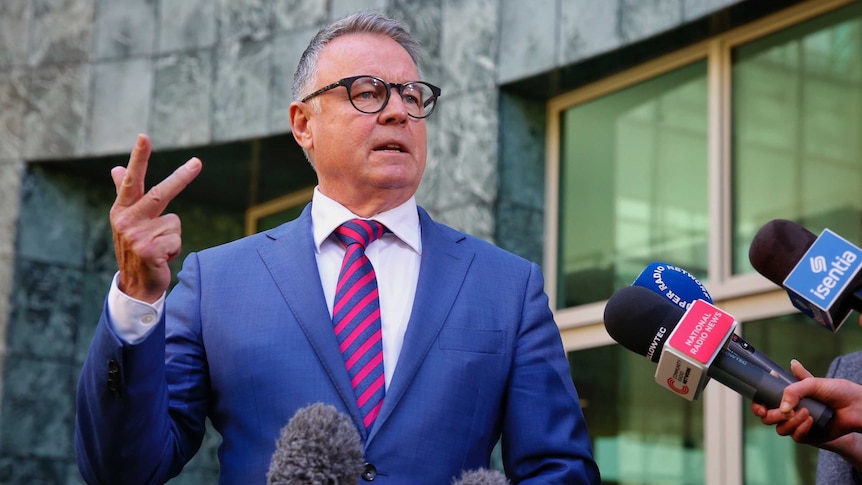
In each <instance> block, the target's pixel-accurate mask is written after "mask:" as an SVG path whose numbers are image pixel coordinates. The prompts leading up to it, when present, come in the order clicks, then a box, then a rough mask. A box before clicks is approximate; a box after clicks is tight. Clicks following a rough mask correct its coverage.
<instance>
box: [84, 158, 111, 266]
mask: <svg viewBox="0 0 862 485" xmlns="http://www.w3.org/2000/svg"><path fill="white" fill-rule="evenodd" d="M98 175H99V176H97V177H96V178H95V179H92V178H90V179H87V178H81V179H79V185H80V186H84V187H87V188H86V192H85V194H84V201H85V202H84V204H85V205H84V207H82V211H83V216H82V218H83V224H84V226H85V227H84V271H87V272H107V273H110V274H113V273H114V271H116V270H117V258H116V256H115V254H114V238H113V234H112V232H111V221H110V219H109V212H110V211H111V205H113V203H114V200H115V199H116V196H117V192H116V189H115V188H114V184H113V183H112V182H111V178H110V177H111V176H110V173H109V171H108V170H105V172H103V173H100V174H98Z"/></svg>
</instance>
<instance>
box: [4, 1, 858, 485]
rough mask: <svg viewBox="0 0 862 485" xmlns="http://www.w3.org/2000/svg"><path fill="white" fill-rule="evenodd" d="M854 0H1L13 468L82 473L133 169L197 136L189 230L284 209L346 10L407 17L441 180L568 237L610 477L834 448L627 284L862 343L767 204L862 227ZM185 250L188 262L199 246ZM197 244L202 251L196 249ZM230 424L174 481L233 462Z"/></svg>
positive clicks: (24, 473) (794, 468)
mask: <svg viewBox="0 0 862 485" xmlns="http://www.w3.org/2000/svg"><path fill="white" fill-rule="evenodd" d="M860 5H862V4H860V3H859V2H855V1H851V0H809V1H798V0H785V1H772V0H770V1H766V0H533V1H529V2H524V1H519V0H432V1H426V0H329V1H324V0H219V1H217V2H214V1H210V0H59V1H47V0H11V1H4V2H2V3H0V371H2V372H0V376H2V377H0V483H63V484H73V483H81V478H80V476H79V475H78V473H77V469H76V467H75V459H74V446H73V438H74V412H75V409H74V407H75V402H74V393H75V386H76V382H77V376H78V372H79V371H80V368H81V365H82V362H83V359H84V358H85V356H86V352H87V349H88V346H89V343H90V339H91V337H92V332H93V329H94V327H95V325H96V322H97V321H98V317H99V314H100V312H101V310H102V306H103V303H104V296H105V294H106V292H107V288H108V285H109V283H110V279H111V278H112V276H113V274H114V272H115V271H116V262H115V260H114V255H113V249H112V241H111V233H110V227H109V225H108V217H107V216H108V210H109V208H110V205H111V203H112V202H113V198H114V188H113V184H112V182H111V179H110V175H109V171H110V168H111V167H112V166H115V165H119V164H124V163H125V160H126V159H127V157H128V153H129V151H130V150H131V147H132V145H133V143H134V141H135V136H136V135H137V134H138V133H147V134H149V135H150V137H151V138H152V140H153V143H154V150H155V153H154V155H153V158H152V162H151V170H150V173H149V174H148V177H149V178H150V179H151V181H152V182H156V181H158V180H160V179H161V178H162V177H163V176H164V175H166V174H167V173H169V172H170V171H171V170H173V168H175V167H176V166H178V165H179V164H180V163H182V162H183V161H185V160H186V159H188V158H189V157H191V156H197V157H199V158H201V159H202V160H203V162H204V169H203V172H202V174H201V176H200V177H199V178H198V179H197V180H196V181H195V182H194V183H193V184H192V185H191V186H189V188H188V189H187V190H186V191H184V192H183V194H182V195H181V196H180V197H179V198H178V199H177V200H175V201H174V203H172V205H171V207H170V208H169V210H171V211H172V212H176V213H177V214H179V215H180V217H181V218H182V221H183V234H184V241H183V251H184V253H187V252H188V251H192V250H197V249H201V248H204V247H208V246H212V245H216V244H219V243H222V242H226V241H229V240H232V239H235V238H237V237H241V236H243V235H244V234H248V233H252V232H256V231H259V230H261V229H264V228H267V227H272V226H274V225H276V224H278V223H280V222H282V221H284V220H288V219H290V218H291V217H293V215H295V213H296V210H297V208H300V207H302V205H304V204H305V203H306V202H307V201H308V200H309V198H310V195H309V190H310V188H311V187H313V185H314V174H313V171H312V170H311V168H310V167H309V166H308V163H307V162H306V161H305V160H304V158H303V155H302V153H301V151H300V150H299V148H298V147H297V146H296V144H295V142H294V140H293V138H292V136H291V134H290V127H289V121H288V106H289V104H290V102H291V101H292V100H291V96H290V91H291V85H292V77H293V70H294V68H295V66H296V63H297V61H298V58H299V55H300V54H301V52H302V50H303V49H304V47H305V46H306V44H307V42H308V40H309V39H310V38H311V36H312V35H313V34H314V33H315V32H316V31H317V29H319V28H320V27H321V26H322V25H324V24H325V23H327V22H329V21H331V20H333V19H336V18H339V17H342V16H343V15H345V14H347V13H349V12H352V11H356V10H361V9H376V10H380V11H383V12H385V13H387V14H389V15H392V16H394V17H396V18H399V19H401V20H403V21H404V22H405V23H406V24H407V25H408V26H409V28H410V30H411V31H412V33H413V34H414V36H416V38H417V39H418V40H419V41H420V42H421V43H422V44H423V46H424V50H425V53H426V57H425V59H424V63H423V66H422V72H423V76H424V78H425V79H427V80H428V81H430V82H432V83H434V84H435V85H439V86H440V87H441V88H442V89H443V96H442V97H441V99H440V102H439V104H438V107H437V112H435V114H434V115H433V116H432V117H431V118H429V119H428V121H427V123H428V133H429V157H428V166H427V170H426V174H425V178H424V180H423V183H422V185H421V187H420V189H419V193H418V194H417V199H418V202H419V203H420V205H422V206H424V207H425V208H426V209H428V211H429V212H430V213H431V214H432V215H433V216H434V217H435V218H437V219H438V220H441V221H442V222H445V223H447V224H449V225H452V226H453V227H456V228H458V229H461V230H463V231H465V232H468V233H470V234H473V235H476V236H478V237H481V238H484V239H487V240H489V241H492V242H494V243H496V244H498V245H499V246H501V247H503V248H505V249H508V250H511V251H513V252H515V253H518V254H521V255H522V256H524V257H526V258H528V259H531V260H533V261H536V262H539V263H541V264H542V265H543V268H544V272H545V276H546V283H547V285H546V287H547V291H548V293H549V295H550V297H551V301H552V305H553V308H554V310H555V311H556V316H557V322H558V324H559V326H560V331H561V334H562V336H563V341H564V344H565V346H566V349H567V351H568V352H569V356H570V362H571V366H572V377H573V379H574V381H575V383H576V386H577V387H578V390H579V392H580V397H581V400H582V404H583V406H584V410H585V414H586V417H587V420H588V424H589V427H590V432H591V434H592V436H593V445H594V448H595V452H596V459H597V461H598V462H599V465H600V468H601V470H602V475H603V479H604V481H605V483H609V484H612V483H619V484H625V483H638V484H659V483H661V484H667V483H675V484H701V483H706V484H711V485H718V484H742V483H745V484H772V483H785V484H794V483H797V484H804V483H812V482H813V477H814V466H815V462H816V456H817V453H816V450H815V449H814V448H812V447H806V446H801V445H796V444H795V443H793V442H792V440H790V439H789V438H784V437H779V436H777V435H776V434H775V432H774V430H773V429H771V428H767V427H765V426H763V425H761V424H760V422H759V420H757V419H755V418H754V417H753V416H752V414H751V412H750V409H749V402H748V401H747V400H745V399H743V398H741V397H740V396H739V395H737V394H735V393H734V392H733V391H730V390H729V389H726V388H723V387H722V386H721V385H720V384H715V383H710V384H709V385H708V386H707V389H706V391H705V392H704V395H703V397H702V398H701V399H700V400H698V401H695V402H689V401H686V400H683V399H680V398H678V397H676V396H674V395H672V394H670V393H668V392H667V391H666V390H664V389H661V388H659V387H658V386H657V385H656V384H655V382H654V379H653V372H654V370H655V366H654V365H653V364H651V363H649V362H647V361H646V360H645V359H644V358H643V357H642V356H638V355H636V354H634V353H632V352H630V351H628V350H626V349H625V348H622V347H620V346H619V345H617V344H616V343H615V342H614V341H613V340H612V339H611V338H610V337H609V336H608V334H607V332H606V331H605V329H604V326H603V322H602V318H603V313H602V312H603V308H604V305H605V302H606V301H607V299H608V298H609V297H610V296H611V294H613V292H614V291H615V290H616V289H618V288H620V287H623V286H626V285H629V284H631V282H632V281H633V280H634V279H635V278H636V277H637V276H638V274H639V273H640V271H641V270H642V269H643V268H644V267H645V266H646V265H648V264H649V263H650V262H653V261H663V262H667V263H671V264H673V265H678V266H679V267H682V268H685V269H686V270H688V271H690V272H691V273H692V274H694V275H695V276H697V277H698V278H699V279H700V280H701V281H703V282H704V284H705V285H706V286H707V288H708V289H709V290H710V292H711V293H712V296H713V298H714V299H715V301H716V303H717V304H719V305H720V306H721V307H722V308H724V309H725V310H727V311H728V312H730V313H732V314H733V315H734V316H735V317H736V318H737V320H739V321H740V327H739V331H740V332H741V333H744V335H745V338H746V339H747V340H748V341H750V342H751V343H753V344H755V345H756V346H758V348H759V349H760V350H762V351H765V352H766V353H767V354H768V355H770V356H771V357H772V358H773V359H775V360H777V361H778V362H781V363H787V364H788V365H789V360H790V358H794V357H795V358H798V359H800V360H801V361H802V362H803V363H805V364H806V365H807V366H808V367H809V369H810V370H812V371H813V372H814V373H815V374H820V375H822V374H824V373H825V372H826V370H827V368H828V365H829V362H830V361H831V359H832V358H833V357H835V356H836V355H839V354H842V353H847V352H851V351H854V350H857V349H862V331H860V330H859V329H858V328H857V326H856V323H855V318H856V315H854V316H852V317H851V320H848V323H847V324H845V325H844V326H843V327H842V328H841V329H840V331H839V332H836V333H834V334H833V333H831V332H829V331H825V330H823V329H821V328H818V325H817V324H816V323H814V322H812V321H809V320H807V319H806V318H804V317H802V316H801V315H799V314H798V313H797V312H796V311H795V310H794V309H793V307H792V306H791V305H790V303H789V300H788V299H787V296H786V294H785V293H784V292H783V291H781V290H780V289H778V288H777V287H776V286H775V285H773V284H772V283H770V282H769V281H768V280H766V279H765V278H763V277H762V276H760V275H759V274H757V273H756V271H754V270H753V268H752V267H751V265H750V263H749V261H748V247H749V245H750V242H751V240H752V238H753V237H754V234H755V233H756V232H757V230H758V229H759V228H760V227H761V226H762V225H763V224H765V223H766V222H768V221H769V220H772V219H776V218H783V219H790V220H794V221H796V222H797V223H799V224H801V225H803V226H805V227H807V228H808V229H809V230H811V231H812V232H815V233H819V231H820V230H822V229H823V228H825V227H829V228H831V229H833V230H835V231H836V232H838V233H840V234H841V235H842V236H844V237H845V238H847V239H848V240H849V241H850V242H852V243H854V244H856V245H860V246H862V142H860V141H859V140H862V136H860V135H862V7H860ZM176 264H177V265H179V262H176ZM177 269H178V266H176V267H175V273H176V270H177ZM217 444H218V436H217V433H215V432H212V433H209V434H208V436H207V438H206V440H205V442H204V445H203V447H202V449H201V451H200V452H199V453H198V455H197V456H195V458H194V459H193V460H192V462H191V463H190V464H189V465H188V466H187V467H186V470H184V472H183V473H182V474H181V475H180V476H179V477H177V478H176V479H175V480H173V481H172V483H189V484H191V483H212V482H213V480H214V477H215V476H216V475H217V472H218V462H217V458H216V451H215V449H216V446H217Z"/></svg>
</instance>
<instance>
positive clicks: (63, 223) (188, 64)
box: [0, 0, 780, 483]
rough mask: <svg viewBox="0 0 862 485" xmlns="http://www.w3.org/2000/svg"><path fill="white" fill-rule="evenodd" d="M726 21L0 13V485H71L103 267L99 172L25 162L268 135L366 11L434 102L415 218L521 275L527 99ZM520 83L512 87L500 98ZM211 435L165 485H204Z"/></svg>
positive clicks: (274, 11) (703, 2)
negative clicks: (91, 174)
mask: <svg viewBox="0 0 862 485" xmlns="http://www.w3.org/2000/svg"><path fill="white" fill-rule="evenodd" d="M737 3H740V4H749V3H754V2H753V1H751V0H749V1H745V2H740V1H739V0H531V1H523V0H436V1H433V0H432V1H429V0H329V1H324V0H269V1H267V0H219V1H213V0H6V1H3V2H0V370H2V373H0V375H2V376H3V377H2V381H0V482H2V483H36V482H38V483H80V477H79V476H78V475H77V471H76V469H75V465H74V451H73V445H72V437H73V428H72V425H73V420H74V386H75V382H76V379H77V374H78V371H79V369H80V364H81V361H82V359H83V357H84V355H85V352H86V348H87V345H88V344H89V338H90V336H91V335H92V328H93V326H94V325H95V322H96V319H97V317H98V313H99V311H100V310H101V305H102V300H103V298H104V294H105V292H106V289H107V282H108V280H109V278H110V276H111V275H112V274H113V272H114V271H115V269H116V266H115V264H116V263H115V262H114V261H113V259H112V258H113V256H112V248H111V241H110V232H109V228H108V227H107V210H108V207H109V205H110V202H111V200H112V190H113V187H112V186H111V184H110V179H109V178H108V176H107V174H105V175H104V177H103V178H98V177H95V178H86V177H84V178H82V177H80V176H78V175H75V174H70V173H69V172H67V171H65V170H63V169H62V163H59V164H58V163H52V164H50V166H48V165H45V166H43V165H42V164H40V163H38V162H40V161H45V160H51V161H54V162H57V161H62V162H64V163H68V164H70V166H79V165H86V164H90V163H94V162H92V160H94V159H96V158H98V157H102V156H114V155H116V156H122V155H123V154H126V153H127V152H128V151H129V150H130V148H131V146H132V144H133V143H134V140H135V136H136V134H137V133H139V132H145V133H148V134H149V135H150V136H151V138H152V140H153V142H154V145H155V149H156V150H157V151H164V150H169V149H179V148H186V147H198V146H207V145H213V144H220V143H226V142H232V141H237V140H247V139H254V138H258V137H264V136H269V135H277V134H285V133H288V132H289V125H288V118H287V114H288V110H287V108H288V105H289V103H290V101H291V99H290V90H291V82H292V73H293V69H294V67H295V65H296V62H297V60H298V58H299V55H300V53H301V51H302V49H304V47H305V45H306V43H307V42H308V40H309V39H310V37H311V36H312V35H313V34H314V32H316V30H317V29H318V28H319V27H320V26H321V25H323V24H324V23H325V22H327V21H329V20H331V19H335V18H338V17H341V16H343V15H344V14H346V13H348V12H351V11H355V10H359V9H378V10H383V11H385V12H386V13H388V14H391V15H393V16H395V17H397V18H400V19H402V20H403V21H404V22H405V23H406V24H407V25H408V26H409V27H410V28H411V30H412V32H413V33H414V35H415V36H416V37H417V38H418V39H419V40H420V41H421V42H422V44H423V45H424V48H425V52H426V59H425V61H426V62H425V63H424V65H423V73H424V77H425V78H426V79H428V80H429V81H431V82H433V83H434V84H437V85H439V86H441V87H442V88H443V97H442V99H441V101H440V104H439V107H438V112H437V113H435V114H434V116H432V117H431V118H430V119H429V121H428V123H429V159H428V167H427V171H426V177H425V179H424V181H423V184H422V186H421V187H420V190H419V193H418V195H417V198H418V200H419V202H420V204H422V205H423V206H425V207H426V208H427V209H429V211H430V212H431V213H432V214H433V215H434V216H435V217H436V218H438V219H439V220H441V221H443V222H445V223H448V224H450V225H452V226H454V227H456V228H459V229H462V230H464V231H466V232H469V233H471V234H474V235H476V236H479V237H482V238H485V239H487V240H490V241H494V242H497V243H498V244H500V245H501V246H503V247H505V248H507V249H510V250H513V251H515V252H518V253H520V254H522V255H524V256H525V257H528V258H530V259H532V260H535V261H541V258H542V247H543V236H542V231H543V227H544V223H543V218H544V209H543V206H544V139H545V133H544V123H545V111H544V103H545V101H546V100H547V99H548V98H549V97H550V96H551V95H553V94H554V92H553V90H546V89H543V88H541V87H539V88H535V86H546V85H550V84H551V81H553V80H554V79H557V78H558V77H559V76H560V75H561V73H565V72H577V74H576V75H577V76H581V78H582V79H589V78H591V77H592V78H594V77H596V76H598V75H600V73H599V72H596V73H590V72H586V73H585V72H583V70H580V71H579V70H578V69H579V67H581V66H584V67H588V66H591V65H592V64H590V62H591V61H592V60H594V59H605V60H607V59H608V57H607V56H612V55H614V54H613V53H614V52H620V51H622V52H623V53H624V52H625V48H627V47H629V46H635V45H643V43H644V42H649V39H651V38H654V37H656V36H660V35H662V34H663V33H667V32H671V31H674V29H680V28H684V27H685V26H686V25H688V24H691V23H692V22H699V21H702V19H704V18H705V16H707V15H708V14H711V13H713V12H718V11H721V10H722V9H727V8H729V7H730V6H731V5H734V4H737ZM779 3H780V2H779ZM612 59H614V60H619V61H620V66H621V67H624V66H625V65H626V59H625V56H624V55H623V57H621V58H617V57H614V58H612ZM631 62H632V61H631V60H629V61H628V63H629V64H630V63H631ZM531 79H532V80H535V79H538V81H539V82H538V83H535V84H533V85H532V86H534V87H532V88H530V89H527V88H524V87H523V86H522V87H521V89H519V90H516V91H517V92H512V91H509V90H508V88H507V86H513V85H518V84H519V83H524V82H526V81H529V80H531ZM525 93H526V94H525ZM179 162H180V161H179V160H178V161H177V163H179ZM189 214H192V215H190V216H186V217H185V218H184V224H185V227H186V231H189V230H195V231H201V232H206V231H208V230H209V231H210V232H211V233H206V235H207V237H201V238H200V239H201V240H206V241H215V240H219V239H229V238H231V237H235V236H236V235H238V234H241V226H239V225H238V219H239V218H240V216H238V215H237V214H233V213H230V212H229V211H228V212H219V211H212V210H210V209H208V208H206V207H197V208H191V209H190V212H189ZM194 214H199V215H201V217H200V218H199V219H196V218H195V216H194ZM204 214H205V215H204ZM214 220H218V221H222V223H221V224H217V227H218V230H213V229H212V227H213V226H212V224H213V221H214ZM190 228H191V229H190ZM525 228H526V229H525ZM212 436H213V435H210V438H208V440H207V442H206V443H205V446H204V449H203V450H202V451H201V452H200V453H199V456H198V457H196V458H195V461H194V462H193V464H191V465H190V466H189V467H188V469H187V470H186V471H185V472H184V473H183V474H182V475H181V476H180V478H178V479H177V480H176V481H177V482H187V483H212V482H213V477H214V474H215V473H216V470H217V462H216V459H215V456H214V451H213V450H214V446H215V443H216V439H217V437H215V438H213V437H212Z"/></svg>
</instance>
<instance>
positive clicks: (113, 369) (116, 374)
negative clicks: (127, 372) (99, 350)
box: [108, 360, 120, 397]
mask: <svg viewBox="0 0 862 485" xmlns="http://www.w3.org/2000/svg"><path fill="white" fill-rule="evenodd" d="M108 391H109V392H110V393H111V395H112V396H114V397H119V396H120V364H118V363H117V361H116V360H111V361H110V362H108Z"/></svg>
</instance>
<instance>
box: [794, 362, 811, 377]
mask: <svg viewBox="0 0 862 485" xmlns="http://www.w3.org/2000/svg"><path fill="white" fill-rule="evenodd" d="M790 372H792V373H793V376H794V377H796V378H797V379H799V380H802V379H805V378H808V377H814V374H812V373H811V372H808V369H806V368H805V366H803V365H802V363H801V362H799V361H798V360H796V359H791V360H790Z"/></svg>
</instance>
